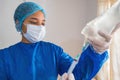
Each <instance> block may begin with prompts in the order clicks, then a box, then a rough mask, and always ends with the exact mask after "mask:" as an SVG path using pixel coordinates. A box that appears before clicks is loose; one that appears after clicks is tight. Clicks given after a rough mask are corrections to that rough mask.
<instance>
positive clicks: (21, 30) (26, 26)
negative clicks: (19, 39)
mask: <svg viewBox="0 0 120 80" xmlns="http://www.w3.org/2000/svg"><path fill="white" fill-rule="evenodd" d="M23 25H25V27H26V29H27V25H26V24H25V23H23ZM21 34H25V33H24V32H23V30H21Z"/></svg>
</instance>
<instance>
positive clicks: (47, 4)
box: [0, 0, 120, 80]
mask: <svg viewBox="0 0 120 80" xmlns="http://www.w3.org/2000/svg"><path fill="white" fill-rule="evenodd" d="M0 1H1V2H0V10H1V11H0V49H2V48H5V47H9V46H11V45H13V44H16V43H18V42H20V41H21V34H20V33H18V32H17V31H16V29H15V24H14V20H13V15H14V11H15V9H16V7H17V6H18V5H19V4H20V3H22V2H24V1H34V2H36V3H38V4H40V5H41V6H42V7H43V8H44V9H45V10H46V12H47V18H46V28H47V34H46V37H45V39H44V40H45V41H49V42H53V43H55V44H57V45H59V46H61V47H62V48H63V49H64V51H65V52H67V53H68V54H70V55H71V56H72V57H75V56H76V55H77V54H78V53H80V52H81V49H82V46H83V43H84V36H83V35H81V30H82V28H84V26H85V25H86V23H88V22H89V21H91V20H92V19H94V18H95V17H97V16H99V15H101V14H103V13H104V12H105V11H106V10H107V9H108V8H110V7H111V6H112V4H114V2H115V1H116V0H0ZM119 35H120V30H118V31H117V32H116V33H115V34H114V35H113V41H112V44H111V46H110V58H109V60H108V61H107V62H106V63H105V65H104V66H103V67H102V69H101V71H100V72H99V73H98V75H97V76H96V77H95V80H120V69H119V67H120V62H119V59H120V54H119V53H120V45H119V43H120V38H119Z"/></svg>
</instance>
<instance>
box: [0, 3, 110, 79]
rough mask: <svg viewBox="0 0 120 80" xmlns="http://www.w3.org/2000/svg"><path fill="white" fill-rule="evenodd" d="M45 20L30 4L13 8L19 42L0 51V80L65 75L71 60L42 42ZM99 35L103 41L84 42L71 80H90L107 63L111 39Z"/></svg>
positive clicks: (37, 6)
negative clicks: (87, 43) (19, 36)
mask: <svg viewBox="0 0 120 80" xmlns="http://www.w3.org/2000/svg"><path fill="white" fill-rule="evenodd" d="M45 19H46V13H45V11H44V9H43V8H42V7H41V6H40V5H38V4H36V3H34V2H24V3H22V4H20V5H19V6H18V7H17V9H16V10H15V13H14V21H15V26H16V29H17V31H18V32H20V33H21V36H22V39H21V41H20V42H18V43H16V44H14V45H12V46H10V47H8V48H5V49H1V50H0V80H57V77H58V74H60V75H63V74H64V73H66V72H67V71H68V69H69V67H70V65H71V64H72V62H73V61H74V59H73V58H72V57H71V56H69V55H68V54H67V53H65V52H64V50H63V49H62V48H61V47H60V46H57V45H55V44H53V43H50V42H45V41H42V40H43V38H44V37H45V34H46V27H45ZM99 34H100V35H101V37H103V38H104V39H105V41H100V40H92V39H90V38H89V39H88V41H89V45H88V46H87V47H86V49H85V50H84V51H83V52H82V53H81V58H80V60H79V61H78V64H77V65H76V67H75V69H74V70H73V74H74V77H75V80H91V79H92V78H93V77H94V76H95V75H96V74H97V72H98V71H99V70H100V68H101V67H102V65H103V64H104V62H105V61H106V60H107V58H108V52H107V51H106V50H107V49H108V47H109V44H110V40H111V35H107V34H105V33H103V32H99ZM11 38H12V37H11ZM13 39H14V38H13ZM68 77H69V76H68Z"/></svg>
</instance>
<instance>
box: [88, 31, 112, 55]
mask: <svg viewBox="0 0 120 80" xmlns="http://www.w3.org/2000/svg"><path fill="white" fill-rule="evenodd" d="M98 33H99V35H100V36H101V37H103V38H104V39H105V40H98V39H93V38H90V37H88V42H89V43H90V44H91V45H92V46H93V48H94V50H95V51H96V52H98V53H103V52H104V51H106V50H107V49H108V48H109V46H110V42H111V39H112V37H111V35H108V34H106V33H104V32H102V31H99V32H98Z"/></svg>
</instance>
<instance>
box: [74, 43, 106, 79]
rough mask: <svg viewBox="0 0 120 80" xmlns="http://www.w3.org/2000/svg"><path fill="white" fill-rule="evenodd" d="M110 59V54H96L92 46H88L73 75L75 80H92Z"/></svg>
mask: <svg viewBox="0 0 120 80" xmlns="http://www.w3.org/2000/svg"><path fill="white" fill-rule="evenodd" d="M107 59H108V52H107V51H105V52H104V53H103V54H99V53H96V52H95V51H94V49H93V48H92V46H90V45H89V46H88V47H87V48H86V50H84V51H83V52H82V54H81V57H80V60H79V61H78V64H77V65H76V67H75V69H74V71H73V74H74V76H75V80H91V79H92V78H93V77H94V76H95V75H96V74H97V72H98V71H99V70H100V69H101V67H102V65H103V64H104V63H105V61H106V60H107Z"/></svg>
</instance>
